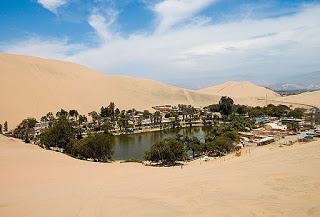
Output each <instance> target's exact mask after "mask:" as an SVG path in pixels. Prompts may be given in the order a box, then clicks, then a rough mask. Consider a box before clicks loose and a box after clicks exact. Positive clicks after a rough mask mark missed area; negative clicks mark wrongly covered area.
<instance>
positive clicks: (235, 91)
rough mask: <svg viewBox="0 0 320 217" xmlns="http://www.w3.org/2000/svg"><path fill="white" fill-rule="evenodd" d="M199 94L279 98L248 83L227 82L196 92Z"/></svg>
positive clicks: (269, 91)
mask: <svg viewBox="0 0 320 217" xmlns="http://www.w3.org/2000/svg"><path fill="white" fill-rule="evenodd" d="M198 91H199V92H200V93H207V94H213V95H218V96H229V97H234V98H264V97H266V96H268V98H274V97H277V96H279V95H278V94H277V93H275V92H274V91H272V90H269V89H267V88H265V87H260V86H258V85H255V84H253V83H251V82H249V81H228V82H225V83H223V84H219V85H215V86H211V87H207V88H203V89H200V90H198Z"/></svg>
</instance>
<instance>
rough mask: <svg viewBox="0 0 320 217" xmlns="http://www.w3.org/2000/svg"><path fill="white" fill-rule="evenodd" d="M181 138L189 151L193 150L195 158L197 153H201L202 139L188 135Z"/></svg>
mask: <svg viewBox="0 0 320 217" xmlns="http://www.w3.org/2000/svg"><path fill="white" fill-rule="evenodd" d="M179 140H180V141H181V142H182V144H183V145H184V146H185V148H186V150H187V151H191V152H192V158H195V156H196V155H199V154H200V153H201V151H202V144H201V142H200V140H199V139H198V138H197V137H195V136H193V137H188V136H184V137H182V138H179Z"/></svg>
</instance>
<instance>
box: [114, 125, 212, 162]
mask: <svg viewBox="0 0 320 217" xmlns="http://www.w3.org/2000/svg"><path fill="white" fill-rule="evenodd" d="M208 130H209V129H208V127H192V128H183V129H174V130H166V131H157V132H147V133H139V134H133V135H121V136H115V137H114V138H113V142H114V155H113V159H115V160H128V159H137V160H143V156H144V152H145V151H147V150H149V149H150V147H151V145H152V144H154V143H156V142H158V141H159V140H161V139H163V138H172V137H175V136H176V135H177V134H181V135H186V136H196V137H198V138H199V139H201V140H204V138H205V135H206V132H208Z"/></svg>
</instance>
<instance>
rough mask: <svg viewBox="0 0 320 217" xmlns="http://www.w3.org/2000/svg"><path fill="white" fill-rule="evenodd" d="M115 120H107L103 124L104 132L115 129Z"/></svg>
mask: <svg viewBox="0 0 320 217" xmlns="http://www.w3.org/2000/svg"><path fill="white" fill-rule="evenodd" d="M114 127H115V126H114V122H112V121H105V122H104V123H103V124H102V126H101V129H102V130H103V132H104V133H106V134H109V133H110V131H111V130H114Z"/></svg>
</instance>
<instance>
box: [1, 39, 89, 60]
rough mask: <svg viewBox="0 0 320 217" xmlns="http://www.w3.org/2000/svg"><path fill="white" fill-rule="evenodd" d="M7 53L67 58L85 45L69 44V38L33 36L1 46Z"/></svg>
mask: <svg viewBox="0 0 320 217" xmlns="http://www.w3.org/2000/svg"><path fill="white" fill-rule="evenodd" d="M0 47H1V48H2V49H1V50H2V51H3V52H5V53H15V54H27V55H32V56H40V57H46V58H54V59H67V58H68V57H69V56H70V55H74V54H75V53H76V52H79V51H80V50H81V49H84V48H85V47H84V46H83V45H77V44H69V43H68V40H67V39H62V40H61V39H60V40H55V39H48V40H42V39H40V38H38V37H31V38H29V39H27V40H24V41H19V42H17V43H14V44H13V45H3V46H0Z"/></svg>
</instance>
